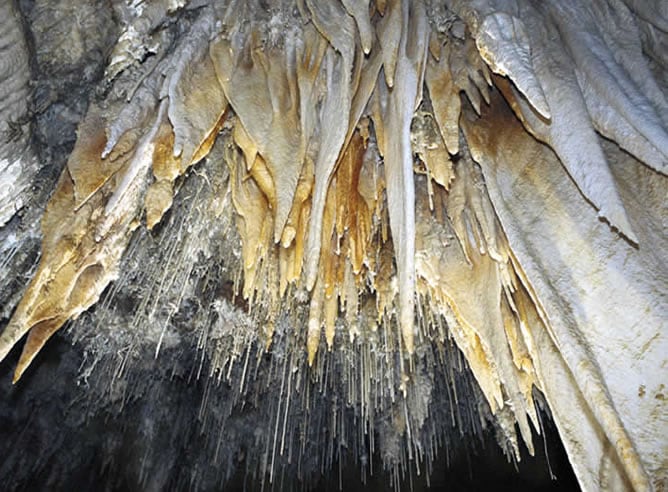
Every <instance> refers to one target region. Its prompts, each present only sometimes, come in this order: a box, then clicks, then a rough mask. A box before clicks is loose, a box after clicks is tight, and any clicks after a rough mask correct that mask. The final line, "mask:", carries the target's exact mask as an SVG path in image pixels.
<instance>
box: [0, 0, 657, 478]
mask: <svg viewBox="0 0 668 492" xmlns="http://www.w3.org/2000/svg"><path fill="white" fill-rule="evenodd" d="M0 19H3V20H0V22H2V23H3V25H2V28H3V30H2V31H1V32H0V36H1V38H0V39H1V40H2V43H1V44H0V46H1V47H2V48H1V49H0V66H2V67H3V72H2V73H1V74H0V94H1V95H2V101H1V102H0V125H2V130H3V133H2V135H3V137H2V140H0V251H1V256H0V269H1V270H0V276H1V277H2V279H1V280H0V295H1V296H2V297H1V299H2V303H3V307H2V313H1V316H2V323H3V325H4V326H3V331H2V334H1V335H0V361H1V360H2V359H5V358H6V357H7V355H8V354H9V352H10V351H11V350H12V349H13V347H15V346H16V345H17V344H21V345H22V352H21V356H20V358H19V360H18V364H17V367H16V373H15V382H18V383H17V384H18V385H21V384H22V382H21V381H19V380H20V378H21V376H22V375H23V373H24V371H26V369H27V368H28V366H29V365H30V364H31V363H33V364H39V353H40V350H41V349H42V348H43V347H44V345H45V344H46V343H47V341H48V340H49V338H50V337H51V336H52V335H53V334H54V333H56V332H57V331H58V330H60V329H61V328H63V326H65V325H68V326H69V332H70V333H71V336H72V337H73V339H74V340H75V341H76V342H75V343H78V344H82V346H85V347H86V351H87V353H89V357H90V360H88V361H84V363H83V364H82V367H81V374H83V375H84V376H85V379H86V380H87V379H88V378H89V377H92V376H91V374H94V373H95V372H96V371H98V372H99V371H102V372H104V368H107V369H108V372H109V376H108V380H105V382H104V383H99V384H100V385H103V386H104V387H105V388H108V390H107V389H105V390H104V391H101V394H104V395H105V397H106V398H110V399H112V400H113V399H114V398H116V399H118V398H120V400H122V401H124V400H125V399H126V398H130V397H131V396H128V393H129V394H130V395H131V394H132V393H133V392H135V394H137V395H139V394H140V393H141V390H140V389H137V388H138V387H139V386H141V385H136V384H135V383H136V382H137V378H136V377H135V378H134V379H133V377H132V375H131V374H132V371H133V364H135V365H136V364H139V362H137V361H139V360H141V359H147V358H149V359H155V361H157V362H159V363H160V364H164V365H165V367H168V366H169V365H170V364H171V363H172V362H173V361H171V360H170V357H169V356H168V355H166V354H170V353H172V351H174V350H176V347H179V346H183V347H186V346H187V347H188V349H189V350H190V353H191V354H192V353H194V354H196V357H198V358H200V363H199V370H198V371H197V374H196V375H195V376H193V377H195V378H196V379H198V380H199V379H200V378H204V379H206V378H208V380H209V381H210V384H207V385H206V392H207V396H206V397H205V398H203V401H204V402H206V401H211V402H213V401H215V402H216V404H218V405H227V407H225V408H228V407H229V408H228V410H229V414H230V415H231V412H232V410H231V409H232V408H233V407H234V408H236V405H241V406H242V407H243V406H245V405H248V406H249V407H252V408H255V409H259V410H257V415H258V418H260V417H261V418H262V419H263V420H264V421H265V422H263V425H264V424H265V423H266V424H267V425H268V427H267V429H268V430H269V432H268V433H267V434H269V435H268V436H264V437H261V436H258V437H257V443H256V445H255V446H254V447H253V446H250V447H249V448H248V451H247V453H256V454H257V456H255V458H254V459H255V462H254V463H256V465H254V466H256V467H257V470H253V473H258V474H259V476H262V477H267V479H268V480H270V481H272V482H273V481H274V480H275V479H276V477H275V474H276V473H277V472H276V470H277V468H276V467H275V466H274V465H275V463H278V462H279V461H281V460H283V459H286V460H287V461H288V462H291V460H292V456H293V454H294V455H300V456H305V455H307V454H308V453H316V454H318V453H319V454H320V455H324V454H325V453H326V452H325V451H324V450H322V449H317V448H318V446H317V445H316V446H315V447H316V449H315V450H313V449H311V448H309V445H313V442H316V443H319V442H320V441H318V439H323V440H322V442H323V443H329V444H330V445H331V443H334V442H336V443H338V444H337V445H338V446H342V445H344V444H342V443H341V441H345V440H346V438H345V436H348V438H349V439H352V440H357V441H356V442H357V446H358V447H356V448H355V449H356V450H357V449H370V450H371V452H373V451H374V449H379V450H380V452H381V454H383V458H384V459H385V460H386V462H387V464H389V465H388V466H395V467H406V466H412V465H406V463H414V464H415V466H417V467H418V468H419V467H422V466H426V468H427V470H428V469H429V467H430V466H431V462H432V461H433V459H434V457H435V456H436V451H434V450H435V449H437V448H438V447H439V446H442V443H441V444H439V443H440V440H439V439H440V438H439V436H440V434H439V432H442V429H441V427H448V426H449V427H461V428H462V430H461V432H462V433H465V430H464V428H465V429H469V430H470V432H472V433H475V432H476V429H479V428H480V427H481V426H482V427H485V426H492V427H493V428H495V429H496V431H497V434H498V440H499V443H500V444H501V445H502V447H504V449H506V450H507V452H508V453H509V454H510V455H513V456H515V457H516V458H518V457H519V454H520V451H519V450H520V446H521V445H525V446H526V447H527V448H528V449H529V450H530V451H533V438H532V434H533V433H534V432H536V431H538V432H540V429H541V427H542V423H541V416H540V412H539V411H538V410H537V407H538V406H540V405H542V404H544V405H546V407H547V408H549V412H550V414H551V415H552V418H553V419H554V423H555V425H556V427H557V429H558V431H559V435H560V438H561V440H562V442H563V444H564V447H565V449H566V451H567V453H568V456H569V459H570V461H571V464H572V466H573V469H574V471H575V474H576V476H577V479H578V481H579V484H580V486H581V487H582V488H583V490H600V489H606V490H607V489H610V490H666V489H668V483H667V480H668V478H667V477H668V461H667V460H668V411H667V409H666V405H665V395H666V384H668V383H667V382H668V358H667V357H668V340H667V333H666V320H667V319H668V309H667V306H666V293H667V292H668V254H667V251H668V234H667V230H666V227H667V223H668V182H667V180H666V169H667V162H668V133H667V130H666V128H668V103H667V102H666V87H667V82H668V58H667V56H668V9H667V7H666V4H665V2H662V1H660V0H647V1H633V0H624V1H622V0H594V1H591V2H585V1H582V0H550V1H544V2H534V1H531V0H450V1H436V0H424V1H423V0H277V1H269V2H267V1H262V0H219V1H216V0H190V1H187V0H155V1H152V2H142V1H122V0H113V1H111V2H101V1H94V0H91V1H88V2H62V1H53V0H51V1H46V0H44V1H40V0H35V1H30V2H29V1H24V2H3V3H2V4H1V5H0ZM54 19H55V20H54ZM67 19H70V21H68V20H67ZM72 19H74V20H75V21H71V20H72ZM91 33H94V34H91ZM95 60H97V61H95ZM85 66H88V67H89V68H90V70H89V71H85V72H84V73H77V75H76V76H74V75H72V67H85ZM68 67H70V68H69V69H68ZM68 70H70V71H69V72H68ZM40 73H49V74H50V76H51V77H52V79H53V80H52V81H51V82H49V80H47V79H46V78H42V79H40V78H39V76H38V75H39V74H40ZM36 74H37V79H36V81H35V80H34V79H35V77H36ZM54 74H55V76H54ZM59 74H60V77H61V78H60V79H58V75H59ZM67 77H69V78H67ZM31 79H33V80H31ZM82 80H83V82H85V84H86V85H87V86H92V87H94V90H93V91H90V92H88V93H85V97H79V96H80V94H78V93H76V91H74V93H73V94H72V95H71V96H68V97H71V99H72V100H74V99H75V98H77V97H78V103H77V104H78V106H77V108H78V109H77V110H76V111H74V110H72V109H69V110H67V107H66V105H63V104H60V106H59V105H58V103H57V102H54V100H55V99H54V98H55V96H54V95H53V94H54V93H56V92H57V91H58V90H61V91H62V90H63V89H62V86H67V85H68V84H69V86H71V87H82V85H81V84H82V83H83V82H82ZM54 81H55V82H54ZM50 84H51V85H52V86H50ZM58 84H61V87H60V89H58V88H57V87H55V86H56V85H58ZM77 84H79V85H77ZM82 94H83V93H82ZM63 97H65V96H63ZM56 99H57V98H56ZM68 111H69V112H68ZM77 111H78V113H79V114H80V115H83V116H82V117H81V118H79V117H78V116H75V115H74V113H76V112H77ZM58 118H62V119H63V120H67V119H68V118H70V121H69V124H70V125H77V133H76V142H75V143H74V146H73V148H71V152H70V148H67V151H66V152H67V153H69V156H68V157H67V162H66V163H64V165H63V164H58V159H57V158H56V157H54V153H55V154H57V153H58V152H59V153H60V154H61V155H65V150H63V148H58V149H56V147H55V146H54V145H53V144H49V142H51V143H53V142H54V141H56V140H58V138H59V137H58V135H57V131H58V130H57V129H55V130H54V129H53V128H54V120H55V121H58ZM79 119H80V121H79ZM47 123H48V124H47ZM55 126H57V125H55ZM45 128H48V129H50V130H49V131H50V132H52V133H49V131H45V130H44V129H45ZM45 149H47V150H48V149H51V150H50V151H47V150H45ZM54 149H56V150H54ZM50 152H51V153H50ZM57 174H59V177H58V178H57V180H56V179H55V176H56V175H57ZM38 247H39V251H40V253H39V255H37V248H38ZM24 338H25V342H23V339H24ZM193 357H195V356H193ZM5 363H6V362H5ZM174 364H175V367H176V363H174ZM174 371H175V372H178V371H177V370H176V369H174ZM136 372H137V373H139V372H140V371H139V370H136ZM102 379H104V378H102ZM123 381H124V382H123ZM129 381H133V382H134V383H133V384H130V383H129ZM121 386H122V387H123V389H119V387H121ZM221 387H226V388H227V390H226V391H228V392H227V393H225V395H226V396H225V398H222V399H221V398H216V397H213V396H212V397H211V398H209V396H208V393H209V392H211V393H215V392H217V391H218V392H220V391H223V390H222V389H221ZM270 387H271V388H272V389H271V391H273V393H267V391H269V390H268V389H267V388H270ZM133 388H134V389H133ZM229 388H238V390H236V391H229ZM262 388H264V389H262ZM119 391H120V392H121V393H122V394H123V396H121V397H119V396H118V395H117V393H118V392H119ZM263 391H264V393H263ZM328 391H329V396H328V398H331V395H336V398H335V400H336V401H337V403H336V405H338V406H337V407H336V408H337V410H335V411H334V416H330V417H331V419H332V423H330V424H327V425H328V426H329V427H328V435H327V436H326V437H323V436H320V437H318V438H317V439H316V438H313V439H314V441H313V442H309V443H307V442H305V441H309V439H311V438H310V437H309V438H308V439H307V438H304V437H303V436H311V434H309V432H316V431H314V430H313V429H312V428H311V427H309V426H313V427H316V426H318V425H324V424H322V423H321V422H316V420H317V419H315V417H313V418H312V417H309V415H310V414H309V412H311V411H312V415H317V411H316V410H312V407H313V406H314V405H316V406H317V401H318V398H320V396H319V395H321V396H322V395H325V394H326V393H327V392H328ZM270 394H271V395H272V397H271V398H266V395H270ZM114 395H115V396H114ZM261 395H265V396H264V397H263V396H261ZM443 395H446V397H447V398H445V397H444V396H443ZM322 397H323V398H324V396H322ZM444 398H445V399H446V400H447V402H446V401H445V400H444ZM221 400H224V402H225V403H221ZM460 400H463V402H462V401H460ZM210 404H211V405H213V403H210ZM204 407H206V404H204V403H203V408H204ZM445 408H447V409H448V410H447V411H446V410H444V409H445ZM337 412H338V414H337ZM439 412H442V413H449V421H448V422H447V423H443V422H441V423H439V425H440V426H441V427H439V425H433V426H432V422H433V421H434V420H439V417H438V416H439V415H441V413H439ZM214 413H215V412H214ZM205 415H206V411H204V410H203V411H202V415H201V416H200V417H201V419H203V420H206V418H207V417H206V416H205ZM337 415H338V416H337ZM228 416H229V415H228ZM211 418H213V417H211ZM310 419H311V420H313V422H311V421H310ZM223 420H225V419H223ZM445 420H448V419H445ZM217 422H218V423H217V425H218V427H220V428H221V429H224V428H225V425H224V424H221V423H220V422H219V421H217ZM347 422H355V425H356V426H357V427H356V428H355V429H348V430H346V429H345V427H346V425H347V424H346V423H347ZM438 429H441V430H438ZM466 432H468V431H466ZM223 434H224V432H223V431H221V437H220V439H227V438H228V437H229V436H223ZM376 435H378V437H377V439H378V441H379V442H378V443H377V444H375V443H374V439H376V437H375V436H376ZM389 435H392V436H393V437H392V438H389V437H387V436H389ZM286 436H287V437H286ZM300 436H302V438H301V439H300ZM351 436H352V437H351ZM383 436H385V437H383ZM520 441H522V442H523V443H524V444H521V442H520ZM293 444H294V446H293ZM263 449H264V451H262V450H263ZM327 452H329V453H330V454H331V453H332V452H333V451H331V450H330V451H327ZM356 452H357V451H356ZM330 458H331V456H330ZM300 459H302V458H300ZM324 461H327V460H324ZM331 461H332V460H331V459H329V461H328V462H330V463H331ZM424 463H426V465H425V464H424Z"/></svg>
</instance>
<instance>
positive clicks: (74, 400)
mask: <svg viewBox="0 0 668 492" xmlns="http://www.w3.org/2000/svg"><path fill="white" fill-rule="evenodd" d="M18 355H19V354H18V351H16V350H15V351H14V352H13V353H12V354H11V356H12V359H14V360H13V361H12V362H14V361H15V359H17V358H18ZM82 357H83V355H82V353H81V352H80V351H79V350H77V345H74V346H73V345H71V344H70V342H69V341H68V338H67V334H62V335H58V336H56V337H55V339H54V341H53V343H51V344H49V345H48V346H47V347H46V349H45V353H44V354H43V357H42V359H41V361H40V363H38V364H36V365H35V367H34V368H33V369H32V370H31V371H29V373H27V374H26V377H25V378H24V380H22V381H21V383H20V384H18V385H16V386H12V385H11V373H12V368H13V364H12V363H11V362H10V363H8V364H3V365H2V366H1V367H0V456H2V461H1V462H0V483H2V484H3V485H2V487H1V488H2V490H6V491H34V490H79V491H87V490H91V491H93V490H117V491H134V490H184V489H185V490H188V489H189V488H190V489H192V490H231V491H235V490H261V489H262V483H261V482H260V481H258V480H253V479H252V477H248V476H246V473H245V467H244V461H243V458H239V457H238V460H239V461H238V462H237V466H236V473H235V474H234V475H233V476H232V477H231V479H229V480H228V481H226V482H225V483H224V484H222V483H220V480H219V479H218V478H217V477H215V476H213V475H207V476H206V477H207V478H208V479H205V480H203V481H200V482H199V483H198V484H196V485H193V484H190V485H187V484H186V483H184V478H183V477H184V475H187V473H188V468H189V467H197V466H206V463H202V462H201V461H202V460H203V459H205V456H204V457H203V456H202V454H199V455H198V454H197V452H194V453H191V452H190V449H188V446H189V444H188V443H193V442H194V443H197V435H196V433H193V432H192V430H191V429H189V426H188V423H190V422H193V421H196V420H197V412H198V409H199V399H200V398H201V392H202V391H203V382H202V381H201V380H200V381H196V382H192V383H189V382H187V381H186V380H185V378H181V377H175V378H171V380H170V379H169V378H167V377H164V376H163V375H162V374H161V373H158V374H156V379H155V380H154V381H152V383H153V386H152V387H153V388H154V389H155V388H156V387H159V392H160V397H159V398H156V397H155V396H156V391H151V392H150V394H144V395H143V396H142V397H140V398H138V399H136V400H134V401H131V402H128V403H126V404H125V406H124V408H123V411H122V412H113V411H110V410H109V409H108V408H105V405H106V404H105V403H102V402H100V404H99V405H95V404H93V405H91V404H90V401H89V400H88V399H87V391H88V390H87V389H86V388H85V383H84V382H83V381H82V380H81V379H80V378H79V379H78V374H79V366H80V364H81V361H82ZM165 416H168V417H169V418H167V419H165ZM152 418H155V419H156V420H158V421H157V422H156V421H151V420H152ZM160 420H162V422H161V421H160ZM543 422H544V427H545V432H546V434H547V455H548V458H549V467H548V461H547V460H546V454H545V451H546V449H545V445H544V442H543V440H542V439H541V438H540V437H535V447H536V456H535V457H531V456H529V455H528V453H527V452H526V449H525V448H524V447H522V461H521V462H520V463H519V464H518V465H517V467H518V471H517V470H516V469H515V465H513V464H512V463H509V462H508V461H507V459H506V457H505V456H504V454H503V452H502V450H501V448H500V447H499V446H498V445H497V444H496V441H495V437H494V435H493V434H492V431H491V429H490V430H488V431H487V432H485V435H484V437H483V439H482V442H483V443H484V445H483V446H481V445H480V444H479V443H475V444H473V445H471V443H470V442H469V443H463V442H461V443H457V446H458V447H457V448H454V449H453V448H452V447H451V449H449V453H448V455H449V456H448V457H446V452H445V450H444V449H441V450H440V451H439V453H438V458H437V460H436V462H435V463H434V470H433V472H432V474H431V477H430V487H428V485H427V480H426V477H425V476H424V474H422V476H415V475H414V471H413V475H412V476H410V477H408V476H406V477H404V479H403V480H402V482H401V484H400V487H401V490H402V491H410V490H414V491H419V490H448V491H476V490H479V491H486V490H517V491H571V490H573V491H575V490H579V487H578V485H577V481H576V479H575V476H574V474H573V471H572V469H571V467H570V464H569V463H568V458H567V456H566V453H565V451H564V449H563V447H562V445H561V443H560V440H559V436H558V434H557V432H556V429H555V427H554V425H553V424H552V422H550V421H549V419H547V418H544V419H543ZM147 427H157V428H158V429H160V430H162V431H163V432H166V433H167V434H171V437H170V438H168V441H169V445H164V442H163V448H161V449H164V453H165V457H164V458H165V459H164V462H165V464H166V466H165V468H164V469H163V470H162V471H161V472H159V473H162V474H164V476H163V477H162V478H160V479H156V477H155V476H142V470H141V466H139V463H140V462H141V454H142V452H145V451H144V448H147V446H146V444H147V443H146V442H145V441H143V440H142V439H143V437H142V436H143V435H145V433H146V428H147ZM195 446H197V444H195ZM471 446H473V451H472V452H471ZM148 447H150V444H149V446H148ZM159 459H160V457H158V460H159ZM448 459H449V464H448V463H447V461H448ZM373 462H374V463H373V466H374V470H376V471H375V473H374V474H373V476H370V477H367V478H366V483H363V482H362V480H361V472H360V469H359V467H358V465H357V463H356V462H355V461H354V460H353V459H352V457H351V456H346V457H344V460H343V462H342V463H341V464H340V463H339V462H338V461H337V462H335V463H334V466H333V467H332V469H331V470H329V471H325V473H324V474H320V475H319V476H318V477H317V478H316V479H315V480H314V482H315V483H312V484H310V486H309V485H305V484H303V483H300V482H299V481H296V480H295V479H294V477H290V476H289V475H290V472H287V473H285V474H284V475H282V476H281V475H280V474H279V475H278V477H276V478H275V480H274V484H273V486H272V484H269V483H265V484H264V490H318V491H320V490H322V491H337V490H345V491H353V490H390V489H391V485H392V478H391V475H390V474H389V473H387V472H383V471H382V465H381V459H380V456H378V455H376V456H374V458H373ZM170 463H171V465H170ZM174 463H178V465H177V466H174ZM339 465H340V466H339ZM550 469H551V471H552V474H553V475H554V476H555V477H556V479H554V480H553V479H551V478H550ZM148 473H149V474H150V473H156V472H155V470H153V471H151V472H148Z"/></svg>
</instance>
